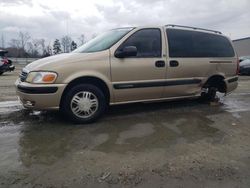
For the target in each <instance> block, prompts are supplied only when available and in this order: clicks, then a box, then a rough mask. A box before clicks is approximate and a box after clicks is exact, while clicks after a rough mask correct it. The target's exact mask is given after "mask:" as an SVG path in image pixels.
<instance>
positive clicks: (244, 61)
mask: <svg viewBox="0 0 250 188" xmlns="http://www.w3.org/2000/svg"><path fill="white" fill-rule="evenodd" d="M239 73H240V74H241V75H250V56H244V57H240V71H239Z"/></svg>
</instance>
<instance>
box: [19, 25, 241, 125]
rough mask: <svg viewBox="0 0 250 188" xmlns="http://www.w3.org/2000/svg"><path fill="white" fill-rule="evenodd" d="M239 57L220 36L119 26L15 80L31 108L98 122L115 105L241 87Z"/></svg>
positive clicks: (167, 28)
mask: <svg viewBox="0 0 250 188" xmlns="http://www.w3.org/2000/svg"><path fill="white" fill-rule="evenodd" d="M237 75H238V58H237V55H236V53H235V51H234V49H233V46H232V42H231V40H230V39H229V38H227V37H226V36H224V35H222V34H221V33H220V32H218V31H213V30H207V29H201V28H194V27H187V26H179V25H166V26H162V27H158V26H157V27H130V28H118V29H113V30H110V31H107V32H104V33H102V34H101V35H99V36H97V37H96V38H94V39H92V40H90V41H89V42H87V43H86V44H84V45H83V46H80V47H79V48H78V49H76V50H75V51H73V52H71V53H67V54H60V55H55V56H51V57H48V58H44V59H40V60H37V61H34V62H33V63H31V64H29V65H27V66H26V67H25V68H24V69H23V70H22V72H21V74H20V78H19V79H18V80H17V81H16V88H17V94H18V96H19V98H20V100H21V102H22V103H23V105H24V107H26V108H31V109H39V110H42V109H47V110H48V109H60V110H61V111H62V112H63V113H64V114H65V115H66V116H67V117H70V118H71V119H72V120H73V121H75V122H78V123H89V122H93V121H94V120H96V119H97V118H99V117H100V116H101V114H103V112H104V111H105V109H106V107H107V106H108V105H115V104H123V103H133V102H145V101H157V100H166V99H179V98H190V97H195V96H201V97H202V98H204V99H206V100H213V99H214V97H215V95H216V92H221V93H225V94H228V93H230V92H232V91H233V90H234V89H236V87H237V84H238V82H237V81H238V76H237Z"/></svg>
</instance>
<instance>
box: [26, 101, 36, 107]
mask: <svg viewBox="0 0 250 188" xmlns="http://www.w3.org/2000/svg"><path fill="white" fill-rule="evenodd" d="M23 105H24V106H25V107H34V106H35V102H34V101H28V100H24V102H23Z"/></svg>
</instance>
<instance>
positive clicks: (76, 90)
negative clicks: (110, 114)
mask: <svg viewBox="0 0 250 188" xmlns="http://www.w3.org/2000/svg"><path fill="white" fill-rule="evenodd" d="M106 106H107V103H106V98H105V96H104V94H103V92H102V91H101V90H100V89H99V88H98V87H96V86H94V85H91V84H80V85H76V86H73V87H72V88H71V89H69V90H68V91H67V93H66V94H65V96H64V98H63V100H62V103H61V107H60V110H61V111H62V112H63V113H64V114H66V115H67V117H69V118H70V119H72V120H73V121H74V122H76V123H92V122H94V121H96V120H97V119H98V118H99V117H100V116H101V115H102V114H103V113H104V111H105V109H106Z"/></svg>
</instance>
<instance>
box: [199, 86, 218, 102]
mask: <svg viewBox="0 0 250 188" xmlns="http://www.w3.org/2000/svg"><path fill="white" fill-rule="evenodd" d="M217 90H218V89H217V88H215V87H209V88H207V92H202V93H201V97H200V99H201V101H203V102H211V101H214V100H215V98H216V92H217Z"/></svg>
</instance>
